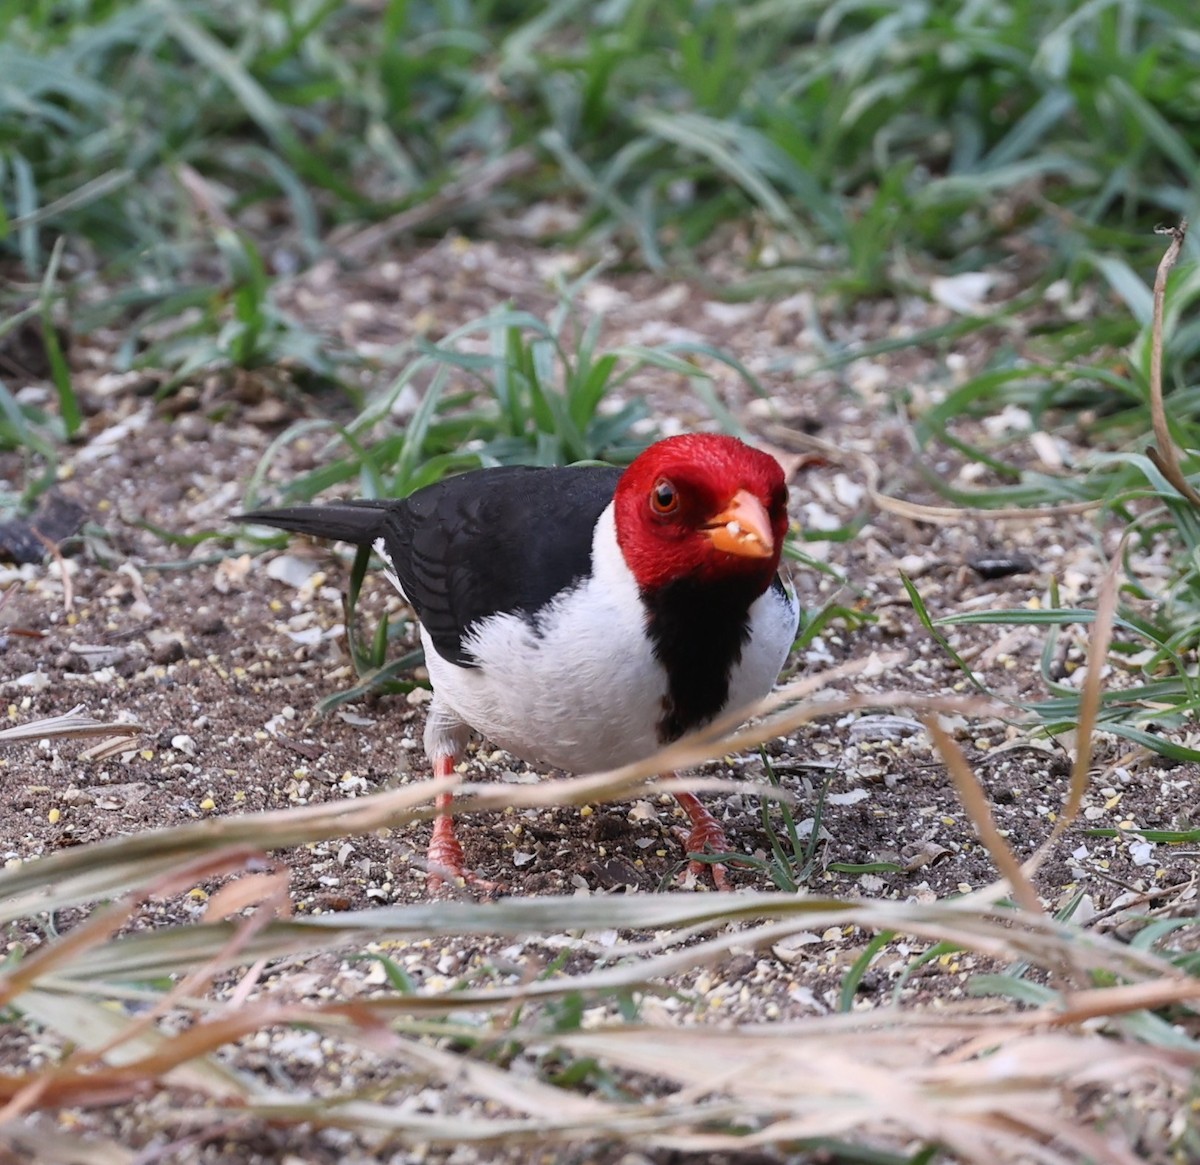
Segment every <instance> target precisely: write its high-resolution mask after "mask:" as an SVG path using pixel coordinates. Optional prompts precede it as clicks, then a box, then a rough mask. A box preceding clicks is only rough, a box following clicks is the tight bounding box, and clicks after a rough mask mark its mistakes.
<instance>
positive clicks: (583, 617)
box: [421, 506, 797, 773]
mask: <svg viewBox="0 0 1200 1165" xmlns="http://www.w3.org/2000/svg"><path fill="white" fill-rule="evenodd" d="M592 563H593V571H592V574H591V576H590V577H589V578H587V579H586V580H585V581H584V582H582V583H580V584H579V585H578V586H576V587H575V588H573V589H572V590H570V591H567V592H565V593H563V594H562V595H560V596H559V597H558V598H557V599H556V600H555V601H554V602H553V603H552V604H551V605H550V606H549V607H547V608H545V609H543V610H542V611H540V612H539V613H538V617H537V620H536V623H534V622H531V621H530V620H529V619H526V618H523V617H521V616H519V615H492V616H490V617H489V618H487V619H484V620H483V621H481V622H480V623H479V624H478V625H477V626H476V627H475V628H474V629H473V631H472V634H471V635H470V637H469V638H468V640H467V643H466V645H467V647H468V648H469V649H470V651H471V653H472V654H473V655H474V656H475V658H476V659H477V660H478V661H479V666H478V667H474V668H463V667H459V666H457V665H456V664H453V663H449V662H447V661H446V660H444V659H442V658H441V657H440V656H439V655H438V654H437V653H436V652H435V651H434V649H433V644H432V643H431V642H430V640H429V637H428V636H427V635H426V634H425V632H424V630H422V632H421V641H422V643H423V644H424V646H425V655H426V662H427V666H428V668H429V676H430V679H431V680H432V681H433V689H434V695H435V702H436V703H437V704H441V705H443V706H444V708H445V710H446V711H452V712H454V713H455V714H457V716H458V717H460V718H461V719H462V720H463V721H464V722H465V723H466V724H468V725H470V726H471V727H472V728H474V729H475V730H476V731H477V732H479V733H480V734H481V735H482V736H484V737H486V738H487V739H488V740H490V741H491V742H492V743H493V744H496V745H498V746H499V747H501V748H503V749H505V750H507V751H508V752H511V753H513V754H514V755H515V756H518V757H521V758H523V759H525V760H531V761H541V762H544V763H546V764H549V765H552V766H554V767H556V768H561V769H566V770H568V771H570V772H576V773H587V772H597V771H600V770H602V769H608V768H615V767H617V766H619V765H623V764H628V763H630V762H632V761H635V760H641V759H642V758H643V757H646V756H648V755H650V754H651V753H652V752H654V751H655V750H656V749H657V748H658V746H659V741H658V734H657V725H658V722H659V719H660V718H661V716H662V714H663V701H664V698H665V696H666V694H667V676H666V672H665V671H664V669H663V667H662V665H661V664H660V663H659V662H658V660H656V659H655V658H654V652H653V646H652V642H651V640H650V639H649V637H648V636H647V634H646V629H645V618H646V616H645V609H644V607H643V606H642V603H641V599H640V597H639V595H638V589H637V584H636V582H635V581H634V578H633V575H632V574H631V573H630V570H629V568H628V566H627V565H626V564H625V559H624V557H623V556H622V554H621V552H620V549H619V547H618V546H617V539H616V529H615V526H614V522H613V510H612V506H609V507H608V509H606V510H605V511H604V513H603V514H602V515H601V516H600V520H599V522H598V523H597V526H596V534H595V537H594V539H593V543H592ZM796 617H797V612H796V607H795V603H794V601H793V600H790V599H789V600H784V599H783V597H782V596H780V595H779V593H778V592H777V591H774V590H768V591H767V593H766V594H764V595H762V596H761V597H760V598H759V599H758V600H757V601H756V602H755V604H754V605H753V606H752V607H751V609H750V623H751V633H750V639H749V642H748V643H747V644H746V647H745V649H744V650H743V653H742V659H741V661H740V662H739V663H738V664H737V666H736V667H735V668H734V670H733V673H732V675H731V677H730V693H729V694H730V699H729V704H728V706H729V707H730V708H737V707H746V706H748V705H750V704H753V703H754V702H755V701H757V700H759V699H761V698H762V697H763V696H764V695H766V693H767V692H768V691H769V690H770V689H771V686H772V685H773V684H774V682H775V680H776V678H777V676H778V675H779V671H780V668H781V667H782V666H783V662H784V660H785V659H786V657H787V653H788V650H789V649H790V647H791V644H792V640H793V639H794V638H795V632H796Z"/></svg>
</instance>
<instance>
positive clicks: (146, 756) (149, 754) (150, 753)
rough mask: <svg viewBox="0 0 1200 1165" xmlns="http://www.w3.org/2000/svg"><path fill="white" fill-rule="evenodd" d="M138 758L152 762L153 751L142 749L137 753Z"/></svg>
mask: <svg viewBox="0 0 1200 1165" xmlns="http://www.w3.org/2000/svg"><path fill="white" fill-rule="evenodd" d="M138 756H140V757H141V758H142V760H153V759H154V749H152V748H143V749H142V751H141V752H139V753H138Z"/></svg>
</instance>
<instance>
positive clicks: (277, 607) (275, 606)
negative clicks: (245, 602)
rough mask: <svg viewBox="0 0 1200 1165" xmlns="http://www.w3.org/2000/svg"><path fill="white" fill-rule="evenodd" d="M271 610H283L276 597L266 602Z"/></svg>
mask: <svg viewBox="0 0 1200 1165" xmlns="http://www.w3.org/2000/svg"><path fill="white" fill-rule="evenodd" d="M267 606H268V607H270V608H271V610H272V611H275V612H279V611H282V610H283V604H282V603H281V602H280V601H279V600H278V599H272V600H271V601H270V602H269V603H268V604H267Z"/></svg>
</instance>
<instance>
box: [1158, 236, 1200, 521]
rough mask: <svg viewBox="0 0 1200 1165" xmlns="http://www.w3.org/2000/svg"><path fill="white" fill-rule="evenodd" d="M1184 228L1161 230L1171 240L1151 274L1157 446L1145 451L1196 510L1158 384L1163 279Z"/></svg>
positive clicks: (1197, 500) (1197, 501)
mask: <svg viewBox="0 0 1200 1165" xmlns="http://www.w3.org/2000/svg"><path fill="white" fill-rule="evenodd" d="M1187 229H1188V224H1187V219H1183V220H1182V221H1181V222H1180V224H1179V225H1178V226H1177V227H1172V228H1169V229H1168V230H1165V231H1163V232H1161V233H1163V234H1169V235H1170V236H1171V242H1170V244H1169V245H1168V247H1167V250H1166V253H1165V254H1164V255H1163V257H1162V259H1161V261H1160V262H1159V264H1158V270H1157V271H1156V272H1155V275H1154V322H1153V324H1152V326H1151V337H1150V422H1151V424H1152V426H1153V428H1154V439H1155V441H1157V442H1158V445H1157V447H1156V446H1154V445H1151V446H1150V447H1149V448H1148V449H1147V450H1146V456H1147V457H1149V458H1150V460H1151V461H1153V462H1154V464H1155V466H1156V467H1157V468H1158V471H1159V473H1161V474H1162V475H1163V477H1165V478H1166V479H1167V481H1169V482H1170V483H1171V485H1173V486H1174V487H1175V488H1176V489H1177V490H1178V491H1179V493H1180V495H1181V496H1182V497H1185V498H1186V499H1187V500H1188V501H1189V502H1191V503H1192V505H1193V506H1195V507H1196V508H1197V509H1200V494H1198V493H1197V492H1196V491H1195V490H1194V489H1192V486H1191V483H1190V482H1189V481H1188V479H1187V477H1186V476H1185V475H1184V472H1183V469H1182V468H1181V466H1180V464H1179V452H1178V450H1177V449H1176V447H1175V440H1174V438H1173V437H1172V436H1171V426H1170V424H1169V422H1168V420H1167V408H1166V405H1165V404H1164V403H1163V386H1162V364H1163V315H1164V310H1165V306H1166V299H1167V278H1168V276H1169V275H1170V274H1171V271H1172V270H1173V269H1174V267H1175V264H1176V263H1177V262H1178V261H1179V254H1180V252H1181V251H1182V250H1183V241H1184V239H1186V238H1187Z"/></svg>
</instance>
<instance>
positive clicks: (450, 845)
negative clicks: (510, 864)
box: [425, 817, 504, 894]
mask: <svg viewBox="0 0 1200 1165" xmlns="http://www.w3.org/2000/svg"><path fill="white" fill-rule="evenodd" d="M425 864H426V867H427V868H428V875H427V877H426V880H425V885H426V887H427V888H428V889H430V890H438V889H440V888H441V887H442V886H444V885H445V884H446V882H447V881H450V882H457V881H458V880H459V879H460V878H461V879H462V880H463V882H465V883H466V884H467V885H468V886H470V887H472V888H473V889H475V890H481V891H483V892H484V893H485V894H493V893H496V892H497V891H500V890H503V889H504V886H503V884H502V883H500V882H489V881H487V880H486V879H484V878H481V877H480V876H479V875H478V874H476V873H474V872H473V871H471V870H468V869H467V868H466V865H465V859H464V857H463V850H462V846H461V845H459V843H458V838H457V837H456V836H455V834H454V823H453V822H452V821H451V820H450V818H449V817H439V818H438V819H437V820H436V821H435V822H434V824H433V836H432V837H431V838H430V839H429V849H428V850H426V852H425Z"/></svg>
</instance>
